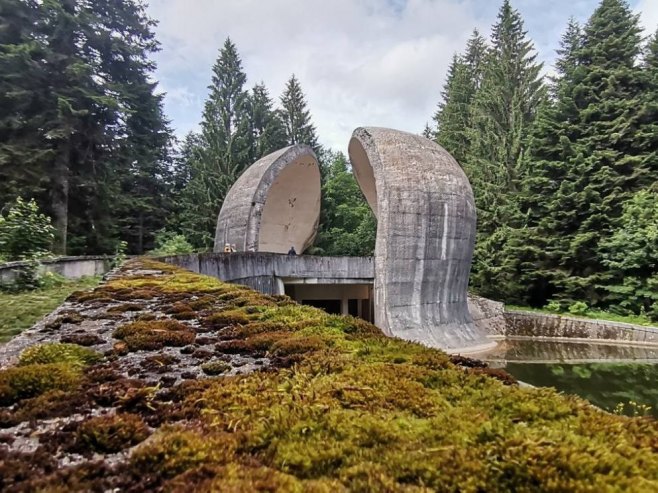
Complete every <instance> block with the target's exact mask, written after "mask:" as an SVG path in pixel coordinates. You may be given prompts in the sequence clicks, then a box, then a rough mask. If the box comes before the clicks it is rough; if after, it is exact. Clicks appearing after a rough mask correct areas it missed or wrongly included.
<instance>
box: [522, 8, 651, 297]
mask: <svg viewBox="0 0 658 493" xmlns="http://www.w3.org/2000/svg"><path fill="white" fill-rule="evenodd" d="M570 31H572V32H573V29H570ZM568 33H569V30H568ZM570 39H574V40H577V41H578V42H575V41H569V40H570ZM565 40H566V42H565V53H564V54H563V55H562V56H561V60H563V63H562V65H560V70H561V72H562V74H561V78H560V79H559V80H558V82H557V84H556V90H555V93H556V102H555V110H554V111H553V113H552V114H549V115H548V116H547V118H546V122H545V125H544V126H543V127H542V128H540V129H539V130H538V133H539V134H543V136H544V137H543V140H537V141H536V144H537V145H535V146H533V151H532V152H533V157H535V158H536V162H537V166H535V167H534V169H533V173H532V179H531V180H529V182H530V183H531V184H532V187H531V191H532V192H534V194H535V196H536V200H535V202H537V203H538V206H537V209H538V211H539V212H538V213H536V216H537V218H538V219H537V224H538V232H539V233H540V235H541V236H543V237H544V238H545V239H546V242H545V249H546V252H547V255H546V258H545V259H544V260H543V262H542V264H541V265H540V271H541V274H542V276H543V277H544V278H545V279H546V281H547V284H548V285H549V287H548V290H547V292H548V293H549V294H551V293H555V297H556V298H558V299H562V300H564V301H565V302H566V303H570V302H573V301H585V302H587V303H589V304H600V305H603V306H605V305H606V303H607V302H606V297H607V295H606V292H609V287H606V286H614V285H615V284H616V283H617V282H619V281H618V280H617V281H616V280H615V274H614V273H613V272H612V271H610V270H609V268H607V267H606V266H605V265H604V263H603V258H604V252H603V251H602V250H601V248H602V247H601V245H604V244H606V243H607V242H608V240H609V239H610V237H611V236H612V235H613V234H614V232H615V231H616V230H618V229H619V228H620V227H621V223H622V221H621V220H620V218H621V215H622V211H623V205H624V204H625V203H626V202H627V201H628V200H629V199H630V198H631V197H632V195H633V192H634V191H636V190H641V189H644V188H646V187H647V186H649V185H650V184H651V182H652V178H651V171H650V169H649V167H650V166H651V160H648V159H647V156H648V155H649V153H650V149H648V148H647V141H646V139H642V138H641V130H642V121H643V119H645V120H646V118H647V113H646V111H647V109H648V108H649V105H648V104H647V101H646V99H645V96H643V88H642V86H643V84H642V81H643V80H646V79H644V77H643V73H642V67H640V66H638V64H637V62H638V58H639V55H640V49H641V39H640V29H639V26H638V19H637V16H636V15H634V14H633V13H632V11H631V9H630V7H629V6H628V4H627V3H626V2H624V1H622V0H603V1H602V2H601V3H600V5H599V6H598V7H597V9H596V10H595V11H594V13H593V14H592V16H591V17H590V19H589V21H588V22H587V24H586V26H585V28H584V30H583V34H582V39H580V40H579V39H578V37H577V36H570V37H569V36H567V37H565ZM653 179H654V180H655V174H654V177H653ZM546 184H549V186H545V185H546ZM540 191H541V194H542V195H541V198H540V196H539V193H540ZM538 236H539V235H538ZM613 289H614V287H613ZM613 298H614V297H613Z"/></svg>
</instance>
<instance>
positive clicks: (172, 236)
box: [149, 229, 194, 256]
mask: <svg viewBox="0 0 658 493" xmlns="http://www.w3.org/2000/svg"><path fill="white" fill-rule="evenodd" d="M192 252H194V247H193V246H192V245H191V244H190V242H189V241H187V238H185V236H184V235H181V234H176V233H174V232H173V231H167V230H166V229H163V230H160V231H158V232H157V233H156V234H155V249H154V250H151V251H150V252H149V255H155V256H166V255H181V254H186V253H192Z"/></svg>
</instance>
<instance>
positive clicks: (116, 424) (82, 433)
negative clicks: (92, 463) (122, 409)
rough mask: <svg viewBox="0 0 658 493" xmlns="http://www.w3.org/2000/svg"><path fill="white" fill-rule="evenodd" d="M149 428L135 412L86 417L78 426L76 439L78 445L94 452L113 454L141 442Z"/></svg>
mask: <svg viewBox="0 0 658 493" xmlns="http://www.w3.org/2000/svg"><path fill="white" fill-rule="evenodd" d="M148 436H149V429H148V427H147V426H146V424H145V423H144V421H142V418H140V417H139V416H137V415H135V414H128V413H126V414H115V415H112V416H97V417H95V418H91V419H88V420H87V421H85V422H84V423H82V424H81V425H80V428H78V432H77V437H76V440H77V442H78V444H79V445H80V446H83V447H85V448H90V449H92V450H93V451H95V452H101V453H108V454H113V453H116V452H120V451H121V450H123V449H124V448H127V447H132V446H133V445H137V444H138V443H140V442H143V441H144V440H145V439H146V438H147V437H148Z"/></svg>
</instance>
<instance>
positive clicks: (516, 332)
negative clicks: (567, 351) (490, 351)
mask: <svg viewBox="0 0 658 493" xmlns="http://www.w3.org/2000/svg"><path fill="white" fill-rule="evenodd" d="M505 322H506V324H505V331H504V332H503V333H502V334H500V335H502V336H505V337H534V338H551V339H555V338H561V339H584V340H590V341H606V342H609V343H610V342H614V343H618V344H646V345H655V346H658V327H645V326H642V325H633V324H625V323H621V322H611V321H608V320H588V319H584V318H576V317H567V316H564V315H552V314H548V313H536V312H524V311H506V312H505Z"/></svg>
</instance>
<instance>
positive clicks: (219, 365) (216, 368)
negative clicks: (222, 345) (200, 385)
mask: <svg viewBox="0 0 658 493" xmlns="http://www.w3.org/2000/svg"><path fill="white" fill-rule="evenodd" d="M201 369H202V370H203V373H205V374H206V375H210V376H214V375H221V374H222V373H226V372H227V371H229V370H230V369H231V365H229V364H228V363H226V362H224V361H220V360H215V361H209V362H208V363H204V364H203V365H201Z"/></svg>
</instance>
